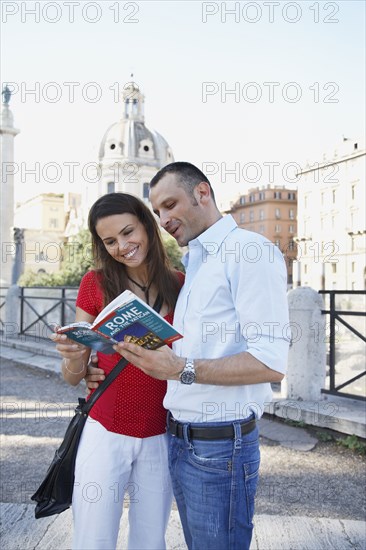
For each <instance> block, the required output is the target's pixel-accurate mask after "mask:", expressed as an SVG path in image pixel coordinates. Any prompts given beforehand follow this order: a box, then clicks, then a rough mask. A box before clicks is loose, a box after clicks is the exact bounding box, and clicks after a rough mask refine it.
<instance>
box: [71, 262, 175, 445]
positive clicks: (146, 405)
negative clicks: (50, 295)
mask: <svg viewBox="0 0 366 550" xmlns="http://www.w3.org/2000/svg"><path fill="white" fill-rule="evenodd" d="M179 278H180V280H181V284H183V279H184V276H183V274H182V273H179ZM100 281H101V276H100V275H99V274H97V273H96V272H95V271H89V272H88V273H86V274H85V275H84V277H83V279H82V281H81V283H80V288H79V292H78V297H77V300H76V305H77V307H79V308H80V309H82V310H83V311H85V312H86V313H89V315H92V316H93V317H96V316H97V315H98V314H99V313H100V312H101V311H102V309H103V307H104V306H103V292H102V288H101V286H100V284H99V282H100ZM164 318H165V319H166V320H167V321H168V322H169V323H172V322H173V312H170V313H169V314H168V315H166V316H165V317H164ZM120 359H121V356H120V355H119V354H118V353H114V354H113V355H105V354H103V353H98V366H99V367H100V368H102V369H103V370H104V371H105V373H106V374H108V373H109V372H110V371H111V370H112V368H113V367H114V366H115V365H116V364H117V363H118V361H119V360H120ZM166 386H167V383H166V381H164V380H156V379H155V378H152V377H151V376H148V375H147V374H145V373H144V372H142V371H141V370H140V369H138V368H137V367H135V366H134V365H132V364H131V363H129V364H128V365H127V367H126V368H125V369H124V370H123V371H122V372H121V374H120V375H119V376H118V377H117V379H116V380H114V381H113V382H112V384H111V385H110V386H109V387H108V388H107V389H106V390H105V391H104V393H103V394H102V395H101V397H100V398H99V399H98V401H97V402H96V403H95V405H94V406H93V408H92V409H91V411H90V416H91V417H92V418H94V420H97V421H98V422H100V423H101V424H102V425H103V426H104V427H105V428H106V429H107V430H108V431H110V432H115V433H119V434H123V435H129V436H132V437H141V438H142V437H151V436H154V435H159V434H162V433H164V432H165V425H166V412H167V411H166V410H165V409H164V407H163V399H164V396H165V392H166Z"/></svg>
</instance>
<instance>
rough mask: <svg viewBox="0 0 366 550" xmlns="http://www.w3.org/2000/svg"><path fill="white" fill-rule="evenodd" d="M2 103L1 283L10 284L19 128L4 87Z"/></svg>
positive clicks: (0, 132)
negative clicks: (15, 141)
mask: <svg viewBox="0 0 366 550" xmlns="http://www.w3.org/2000/svg"><path fill="white" fill-rule="evenodd" d="M2 94H3V95H4V104H3V108H2V112H1V115H0V151H1V163H0V176H1V178H0V179H1V182H0V185H1V195H0V200H1V209H0V210H1V249H2V250H1V263H0V268H1V273H0V279H1V284H2V285H9V284H11V275H12V265H13V259H14V254H15V245H14V240H13V226H14V174H15V173H16V171H17V168H16V165H15V163H14V138H15V136H16V135H17V134H18V133H19V130H17V129H16V128H14V124H13V114H12V112H11V110H10V109H9V99H10V91H9V89H8V88H7V87H6V88H5V90H4V91H3V92H2Z"/></svg>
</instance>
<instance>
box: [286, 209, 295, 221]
mask: <svg viewBox="0 0 366 550" xmlns="http://www.w3.org/2000/svg"><path fill="white" fill-rule="evenodd" d="M288 217H289V218H290V220H294V219H295V211H294V209H293V208H290V210H289V211H288Z"/></svg>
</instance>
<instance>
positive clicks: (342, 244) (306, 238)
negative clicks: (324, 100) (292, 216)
mask: <svg viewBox="0 0 366 550" xmlns="http://www.w3.org/2000/svg"><path fill="white" fill-rule="evenodd" d="M365 153H366V152H365V149H364V148H360V146H359V143H357V142H354V141H350V140H344V142H343V144H342V146H341V147H340V148H339V149H338V151H334V153H333V154H332V155H331V156H330V157H328V158H327V157H326V155H324V156H323V159H322V162H320V163H315V164H314V165H313V166H307V167H306V168H305V169H304V170H302V172H301V173H300V174H299V176H300V181H299V193H298V234H297V235H296V240H297V242H298V259H299V266H298V267H299V277H295V278H296V279H297V278H299V279H300V281H301V285H303V286H311V287H312V288H314V289H316V290H319V289H326V290H333V289H337V290H364V289H365V277H366V270H365V252H366V247H365V235H366V230H365V228H366V224H365Z"/></svg>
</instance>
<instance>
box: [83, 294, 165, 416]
mask: <svg viewBox="0 0 366 550" xmlns="http://www.w3.org/2000/svg"><path fill="white" fill-rule="evenodd" d="M162 305H163V298H162V297H161V296H160V295H159V294H158V296H157V298H156V300H155V303H154V305H153V309H154V310H155V311H156V312H157V313H159V312H160V310H161V306H162ZM127 365H128V361H127V359H125V358H124V357H121V359H120V360H119V361H118V363H117V365H116V366H115V367H114V368H113V369H112V370H111V372H110V373H109V374H108V375H107V376H106V378H105V379H104V380H103V382H102V383H101V384H99V386H98V387H97V389H96V390H95V392H94V393H93V394H92V395H91V397H90V399H88V401H86V402H85V404H83V406H82V410H83V414H89V411H90V409H91V408H92V406H93V405H94V403H95V402H96V401H97V399H99V397H100V396H101V395H102V393H103V392H104V391H105V390H106V389H107V388H108V386H110V385H111V384H112V382H113V381H114V380H115V379H116V378H117V376H118V375H119V374H120V373H121V372H122V371H123V369H124V368H126V367H127Z"/></svg>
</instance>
